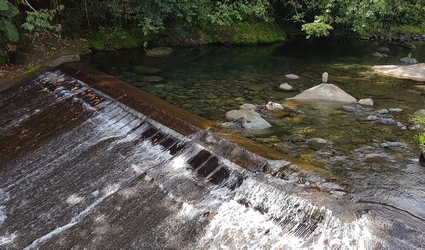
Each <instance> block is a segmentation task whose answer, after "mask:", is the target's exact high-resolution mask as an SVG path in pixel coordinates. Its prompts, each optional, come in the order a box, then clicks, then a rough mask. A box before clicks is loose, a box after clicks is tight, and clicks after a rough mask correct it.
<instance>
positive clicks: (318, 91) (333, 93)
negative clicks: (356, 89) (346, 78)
mask: <svg viewBox="0 0 425 250" xmlns="http://www.w3.org/2000/svg"><path fill="white" fill-rule="evenodd" d="M292 99H295V100H299V101H331V102H345V103H355V102H357V100H356V98H354V97H353V96H351V95H349V94H347V93H346V92H345V91H344V90H342V89H340V88H339V87H337V86H335V85H334V84H332V83H322V84H320V85H317V86H314V87H312V88H310V89H307V90H306V91H304V92H302V93H301V94H299V95H296V96H294V97H293V98H292Z"/></svg>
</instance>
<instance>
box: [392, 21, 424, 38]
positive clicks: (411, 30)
mask: <svg viewBox="0 0 425 250" xmlns="http://www.w3.org/2000/svg"><path fill="white" fill-rule="evenodd" d="M424 31H425V23H422V24H421V25H418V26H412V25H403V26H400V27H396V28H394V34H396V35H406V34H411V35H423V34H424Z"/></svg>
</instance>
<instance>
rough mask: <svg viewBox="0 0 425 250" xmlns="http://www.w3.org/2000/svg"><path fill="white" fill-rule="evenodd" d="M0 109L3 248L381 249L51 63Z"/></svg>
mask: <svg viewBox="0 0 425 250" xmlns="http://www.w3.org/2000/svg"><path fill="white" fill-rule="evenodd" d="M0 114H1V118H0V126H1V128H0V154H1V155H0V158H1V161H0V249H83V248H84V249H303V248H304V249H313V248H316V249H326V248H328V249H373V248H377V249H379V248H381V247H385V246H386V245H387V244H388V243H387V241H386V240H384V239H380V238H379V237H377V236H375V235H374V234H373V232H372V231H371V229H370V225H369V223H368V219H367V218H366V217H362V218H358V219H357V220H353V221H351V222H344V221H341V220H339V219H338V218H336V217H335V216H333V215H332V212H331V211H329V210H328V209H326V208H324V207H321V206H317V205H314V204H311V203H309V202H307V201H304V200H302V199H300V198H298V197H296V196H292V195H290V194H287V193H286V192H285V188H284V187H283V186H281V183H279V181H276V180H273V181H270V180H269V179H268V178H265V177H264V175H263V174H258V173H255V172H254V171H250V170H248V169H246V168H242V167H241V166H239V165H237V164H235V163H233V162H232V161H230V160H228V159H226V158H225V157H222V156H221V155H220V154H217V153H216V152H215V151H214V150H212V149H211V148H209V147H207V146H205V145H204V144H202V143H201V141H202V140H204V141H205V140H210V141H211V140H217V137H216V136H215V135H214V134H212V133H211V132H209V131H203V130H199V132H197V133H194V134H191V135H182V134H180V133H178V132H176V131H174V130H172V129H169V128H168V127H166V126H164V125H162V124H160V123H158V122H156V121H154V120H152V119H150V118H148V117H147V116H145V115H144V114H141V113H139V112H138V111H136V110H134V109H132V108H130V107H128V106H126V105H124V104H123V103H120V102H119V101H116V100H114V99H113V98H111V97H109V96H108V95H106V94H104V93H102V92H100V91H98V90H96V89H93V88H91V87H90V86H89V85H87V84H85V83H84V82H82V81H80V80H77V79H74V78H72V77H69V76H67V75H65V74H64V73H63V72H61V71H59V70H56V71H52V72H48V73H45V74H43V75H41V76H39V77H38V78H36V79H34V80H31V81H28V82H26V83H24V84H21V85H19V86H17V87H15V88H12V89H9V90H7V91H5V92H2V93H1V94H0ZM217 144H220V142H219V141H218V142H217ZM239 150H242V149H238V148H237V147H236V146H235V147H234V149H233V151H232V150H231V149H230V148H229V149H228V150H227V151H229V152H230V151H231V152H232V154H238V152H239ZM252 157H253V159H254V160H253V161H252V162H253V163H252V164H254V165H255V164H257V165H258V166H257V167H258V168H260V169H261V167H262V164H264V159H262V158H260V157H256V156H254V155H253V156H252ZM254 168H255V167H254ZM391 244H393V243H391ZM397 244H398V243H397ZM397 244H396V245H397ZM400 244H401V243H400Z"/></svg>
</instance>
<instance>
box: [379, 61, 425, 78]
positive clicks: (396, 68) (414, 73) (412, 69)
mask: <svg viewBox="0 0 425 250" xmlns="http://www.w3.org/2000/svg"><path fill="white" fill-rule="evenodd" d="M372 70H373V71H375V72H376V73H378V74H380V75H385V76H392V77H396V78H401V79H411V80H414V81H419V82H425V63H418V64H414V65H407V66H404V65H375V66H373V67H372Z"/></svg>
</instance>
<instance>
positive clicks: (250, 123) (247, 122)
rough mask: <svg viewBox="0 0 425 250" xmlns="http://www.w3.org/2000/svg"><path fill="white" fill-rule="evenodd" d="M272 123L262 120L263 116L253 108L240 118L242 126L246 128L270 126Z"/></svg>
mask: <svg viewBox="0 0 425 250" xmlns="http://www.w3.org/2000/svg"><path fill="white" fill-rule="evenodd" d="M271 126H272V125H270V123H268V122H267V121H266V120H264V118H263V117H261V115H260V114H259V113H257V112H255V111H254V110H250V111H249V112H248V113H247V114H246V115H245V116H244V117H243V118H242V127H244V128H246V129H266V128H270V127H271Z"/></svg>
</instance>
